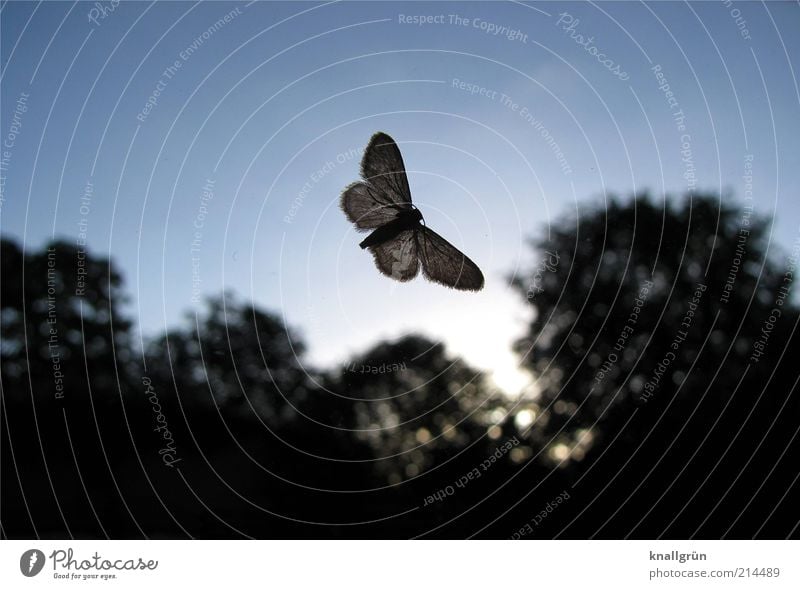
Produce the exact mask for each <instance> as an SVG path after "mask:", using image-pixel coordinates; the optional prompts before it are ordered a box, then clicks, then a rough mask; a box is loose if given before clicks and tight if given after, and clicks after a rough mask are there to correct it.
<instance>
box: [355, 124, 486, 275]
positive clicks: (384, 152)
mask: <svg viewBox="0 0 800 589" xmlns="http://www.w3.org/2000/svg"><path fill="white" fill-rule="evenodd" d="M361 177H362V179H363V180H361V181H358V182H353V183H352V184H350V185H349V186H347V187H346V188H345V189H344V191H343V192H342V197H341V201H340V205H341V208H342V211H344V214H345V216H347V218H348V219H349V220H350V222H352V223H353V224H354V225H355V227H356V230H358V231H371V233H370V234H369V235H368V236H367V238H366V239H365V240H364V241H362V242H361V243H359V244H358V245H359V246H361V249H369V251H370V252H371V253H372V255H373V256H374V257H375V265H376V266H377V267H378V270H380V271H381V273H383V274H385V275H386V276H389V277H390V278H393V279H395V280H399V281H400V282H407V281H409V280H411V279H412V278H414V277H415V276H416V275H417V274H418V273H419V269H420V267H422V275H423V276H425V278H427V279H428V280H430V281H432V282H437V283H439V284H443V285H444V286H449V287H450V288H456V289H458V290H480V289H481V288H483V274H482V273H481V271H480V269H479V268H478V266H476V265H475V262H473V261H472V260H470V259H469V258H468V257H467V256H465V255H464V254H463V253H461V252H460V251H459V250H458V249H457V248H456V247H455V246H453V245H452V244H450V243H449V242H448V241H447V240H446V239H445V238H444V237H442V236H441V235H439V234H438V233H436V232H435V231H433V229H430V228H429V227H428V226H427V225H425V219H424V218H423V217H422V213H421V212H420V211H419V209H418V208H417V207H415V206H414V204H413V203H412V202H411V190H410V188H409V187H408V177H407V176H406V168H405V166H404V164H403V156H402V155H401V154H400V148H399V147H397V144H396V143H395V142H394V139H392V138H391V137H389V135H387V134H386V133H375V134H374V135H373V136H372V138H371V139H370V140H369V144H367V148H366V150H364V157H363V158H362V160H361Z"/></svg>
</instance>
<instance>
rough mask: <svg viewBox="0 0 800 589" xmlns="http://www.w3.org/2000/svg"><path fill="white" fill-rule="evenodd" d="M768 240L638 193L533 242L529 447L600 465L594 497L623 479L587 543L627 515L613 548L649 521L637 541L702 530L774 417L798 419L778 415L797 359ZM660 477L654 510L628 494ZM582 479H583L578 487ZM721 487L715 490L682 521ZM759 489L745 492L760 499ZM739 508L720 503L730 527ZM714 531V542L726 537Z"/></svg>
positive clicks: (755, 227)
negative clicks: (533, 381) (534, 396)
mask: <svg viewBox="0 0 800 589" xmlns="http://www.w3.org/2000/svg"><path fill="white" fill-rule="evenodd" d="M768 230H769V226H768V223H767V221H766V220H765V219H763V218H758V217H757V216H755V215H754V214H752V211H751V210H748V209H741V210H739V209H738V208H736V207H735V206H733V205H731V204H728V203H726V202H725V201H723V200H722V199H721V198H720V197H717V196H714V195H697V194H695V195H689V196H687V197H686V198H684V199H683V200H681V201H680V202H672V201H664V202H662V203H657V202H655V201H653V200H652V199H650V198H648V197H646V196H641V197H638V198H635V199H632V200H631V201H629V202H622V201H620V200H617V199H611V200H610V201H609V202H608V203H607V205H606V206H603V207H599V206H592V207H590V208H589V210H586V209H584V210H583V211H581V212H580V218H579V219H575V218H574V217H572V218H565V219H563V220H562V221H561V222H559V223H557V224H555V225H554V226H553V227H551V228H550V235H549V239H538V240H536V241H535V242H533V245H534V247H535V248H536V250H537V251H538V253H539V263H538V264H537V265H536V266H535V267H534V268H533V269H531V271H530V272H529V273H528V275H527V276H526V275H520V276H518V277H516V279H515V285H516V287H517V289H518V290H519V292H520V293H521V294H522V295H523V296H524V297H525V298H526V300H528V301H529V302H530V304H531V305H532V307H533V309H534V316H533V319H532V321H531V323H530V325H529V330H528V334H527V335H526V337H524V338H523V339H521V340H520V341H518V342H517V344H516V350H517V351H518V352H519V353H520V354H523V355H524V362H525V365H526V366H527V367H528V368H529V369H530V370H531V371H532V372H533V373H534V374H535V375H536V377H537V378H538V383H539V385H540V388H541V396H540V398H539V400H538V405H539V406H540V407H541V411H540V413H539V415H538V416H537V419H536V422H535V423H534V426H533V427H532V429H531V434H530V436H529V442H530V443H531V444H532V445H533V446H534V447H537V446H538V447H541V448H546V452H544V453H543V454H542V455H543V456H544V457H546V458H547V459H548V460H549V461H550V462H551V463H553V464H562V465H563V464H569V463H570V462H573V463H574V462H575V461H576V459H577V460H581V459H584V457H585V456H587V454H588V459H586V460H584V464H583V466H589V465H591V467H592V469H593V471H592V473H591V476H590V477H589V478H588V479H587V482H585V483H583V485H584V487H585V488H589V485H591V484H592V483H594V484H596V485H597V490H599V491H602V490H603V486H604V485H606V484H610V481H613V482H614V484H613V485H612V486H611V488H609V489H606V490H605V491H606V492H605V494H603V495H602V497H599V498H598V497H592V500H595V499H596V501H595V506H596V510H595V511H592V512H590V513H589V514H584V515H583V517H582V518H581V519H580V520H579V522H577V523H575V524H574V525H573V527H572V528H571V529H572V530H573V533H575V534H576V536H578V537H580V536H581V533H582V532H581V531H578V530H582V531H586V530H591V531H592V532H594V531H596V527H595V528H593V527H592V526H597V525H598V523H602V524H603V525H605V523H606V520H607V519H608V517H609V515H610V514H614V513H615V512H616V511H617V510H618V509H620V510H622V511H620V513H619V514H618V517H617V519H616V520H614V522H613V523H612V524H609V525H608V526H606V527H605V528H604V533H606V534H608V535H609V536H612V537H619V535H620V533H621V531H622V532H624V533H625V534H627V533H628V532H629V531H630V530H631V528H632V527H633V525H634V524H635V522H637V521H638V520H639V518H641V517H643V516H645V515H647V517H648V518H647V520H646V522H645V524H643V525H642V526H641V527H639V528H637V533H640V534H648V531H649V532H652V531H654V530H655V531H658V532H659V533H661V531H663V529H664V528H665V527H667V526H668V525H669V523H670V521H671V518H672V517H676V516H680V517H679V520H678V521H677V522H676V523H675V525H674V527H672V528H671V529H670V531H671V532H673V533H675V534H677V535H680V534H681V533H684V534H686V531H687V530H689V531H690V532H691V533H694V531H695V528H693V527H692V526H693V525H695V526H700V525H701V522H703V517H701V514H707V513H708V510H710V509H711V508H712V507H713V506H714V502H715V501H719V500H720V496H721V495H722V493H723V492H724V491H725V490H726V489H727V485H728V484H733V482H734V479H735V478H736V475H737V474H740V472H739V470H738V469H740V468H741V467H742V461H741V456H743V455H744V456H750V455H751V454H752V453H753V452H754V451H755V449H756V445H757V444H758V442H760V441H761V440H762V436H763V432H765V431H767V428H769V427H770V425H771V422H772V421H773V420H774V419H778V418H779V419H788V417H787V414H786V413H783V414H779V408H780V406H781V404H782V403H783V402H784V401H786V400H787V399H789V396H790V391H791V390H792V387H793V386H794V382H793V381H794V378H793V377H791V376H790V374H792V372H794V374H795V375H796V369H795V370H794V371H792V369H791V365H790V364H789V365H787V363H786V360H787V357H786V356H785V352H786V351H787V347H788V346H791V347H792V348H793V349H796V347H797V346H796V340H792V339H791V334H792V332H793V330H794V328H795V326H796V323H797V310H796V308H795V307H794V306H793V305H792V303H791V301H790V299H789V298H788V297H787V296H786V292H785V291H784V290H782V287H784V286H785V285H786V282H785V280H784V279H785V271H786V262H785V260H784V259H781V258H780V257H779V256H778V255H776V254H775V253H774V252H771V253H770V254H769V255H768V252H767V248H766V238H767V235H768ZM775 309H778V310H779V311H780V312H781V313H780V317H779V318H777V321H773V320H774V319H775V318H776V312H775ZM770 317H772V318H773V319H770ZM765 326H766V327H767V328H768V330H769V332H770V335H769V336H768V342H767V343H766V346H765V349H764V350H763V352H762V350H761V349H760V346H759V344H758V342H759V341H761V342H762V343H763V342H764V341H765V340H764V338H763V337H762V335H761V334H762V331H761V330H762V328H764V327H765ZM754 352H756V356H760V357H755V356H754ZM759 352H761V353H759ZM780 358H783V363H781V364H780V365H778V366H776V363H777V361H778V360H779V359H780ZM773 370H776V372H775V374H774V375H773V374H772V373H773ZM762 391H766V395H765V396H761V393H762ZM791 403H792V404H793V406H794V408H795V411H796V409H797V402H796V401H795V400H794V399H792V400H791ZM748 419H749V421H748ZM712 426H713V427H714V432H713V434H712V435H710V436H709V434H710V433H712V432H711V428H712ZM744 431H747V432H750V433H749V434H745V433H743V432H744ZM737 433H741V434H742V435H736V436H735V434H737ZM781 435H783V433H781ZM749 436H751V437H749ZM730 443H735V444H736V452H737V453H738V454H737V456H738V457H737V458H735V459H734V457H733V455H732V454H731V452H732V451H733V450H732V449H731V448H729V447H728V444H730ZM768 448H769V449H768ZM776 448H780V441H778V440H776V439H773V440H772V441H771V444H766V445H765V446H764V447H762V448H760V449H759V456H760V457H761V460H760V461H755V462H754V463H753V464H752V466H751V469H752V470H753V471H754V472H763V470H764V469H768V468H769V467H771V466H772V464H771V462H770V461H769V460H767V459H766V458H767V457H769V452H770V451H774V450H775V449H776ZM694 453H696V455H694V456H693V454H694ZM722 459H727V460H723V462H722V463H721V464H719V465H718V462H719V461H720V460H722ZM656 465H658V466H659V468H657V469H655V470H654V472H653V475H652V477H651V478H649V479H648V481H647V482H648V487H649V488H650V489H651V493H652V490H653V488H655V489H659V494H660V491H661V490H663V489H666V488H668V487H669V485H670V484H671V483H675V485H674V487H672V489H671V493H670V494H669V495H668V496H667V497H666V498H665V499H664V501H662V502H660V503H657V504H656V505H655V506H654V505H653V501H654V499H653V497H652V495H650V496H648V497H643V496H642V495H641V493H640V494H638V495H636V496H631V493H632V492H633V491H634V490H635V489H636V488H637V485H638V484H640V483H641V482H642V477H643V474H644V473H648V472H650V471H651V470H652V469H654V468H655V466H656ZM684 469H685V472H684ZM582 470H583V468H578V467H575V468H574V471H575V475H576V476H577V474H579V473H580V472H581V471H582ZM681 473H683V475H682V476H679V475H681ZM708 475H713V476H714V477H715V481H716V483H717V486H716V487H715V488H714V489H715V492H714V493H711V494H709V493H705V494H701V495H700V496H698V497H697V498H696V499H695V501H694V502H693V503H691V505H690V506H688V508H686V509H683V508H685V507H687V503H686V502H687V501H688V499H689V498H691V497H692V494H693V492H694V491H695V490H696V489H697V488H698V487H700V486H701V485H702V482H703V480H704V478H705V477H706V476H708ZM750 476H751V477H752V473H751V475H750ZM757 476H758V475H757ZM751 480H752V479H751V478H750V477H748V478H747V479H745V480H744V481H742V480H741V479H740V481H737V484H738V485H739V486H740V487H742V485H744V487H746V488H747V489H750V488H752V487H751V485H750V484H749V482H747V481H751ZM775 488H776V489H780V485H777V486H776V487H775ZM785 488H786V487H783V489H784V490H785ZM706 489H708V487H706ZM619 495H622V496H623V497H624V498H625V502H624V503H623V505H622V506H621V505H619ZM740 505H741V504H740V503H736V504H735V505H733V506H731V505H725V506H723V507H721V508H720V510H718V513H720V520H721V521H727V522H728V523H729V522H730V521H733V520H734V519H736V518H735V517H734V516H733V514H734V513H735V510H736V509H737V507H738V506H740ZM654 507H657V509H656V510H655V511H653V512H651V513H649V515H648V510H649V509H653V508H654ZM623 508H624V510H623ZM603 510H605V511H603ZM656 514H657V515H656ZM737 515H738V514H737ZM759 516H763V512H759V513H758V515H756V516H755V517H753V519H752V521H749V522H748V524H745V523H744V522H745V521H746V520H747V519H748V518H750V514H748V518H745V519H744V520H741V519H740V520H738V521H739V524H740V525H741V527H740V528H738V529H740V530H748V532H745V533H753V531H754V530H755V528H754V527H753V525H754V521H757V520H758V517H759ZM593 517H596V518H598V520H594V519H592V518H593ZM600 518H602V519H600ZM659 518H661V519H659ZM726 518H727V519H726ZM632 522H633V523H632ZM614 524H618V525H619V527H618V528H615V527H614ZM648 525H649V526H651V527H648ZM705 525H706V527H703V528H701V529H700V533H701V534H702V533H704V532H707V533H709V535H710V536H711V537H715V536H717V535H718V534H719V533H720V528H718V527H712V524H711V523H706V524H705ZM659 526H661V527H659ZM748 526H749V527H748Z"/></svg>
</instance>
